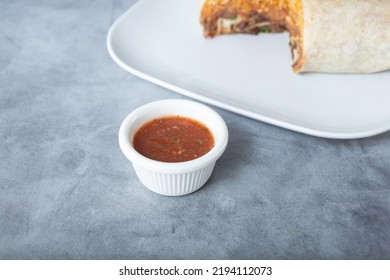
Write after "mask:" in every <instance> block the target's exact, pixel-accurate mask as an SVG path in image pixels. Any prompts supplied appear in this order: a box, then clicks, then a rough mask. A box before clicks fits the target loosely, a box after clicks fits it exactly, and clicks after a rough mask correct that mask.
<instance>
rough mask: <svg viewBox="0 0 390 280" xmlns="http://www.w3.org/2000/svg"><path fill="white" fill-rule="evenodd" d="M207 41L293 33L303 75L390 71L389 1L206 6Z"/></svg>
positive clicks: (231, 0) (216, 2) (224, 0)
mask: <svg viewBox="0 0 390 280" xmlns="http://www.w3.org/2000/svg"><path fill="white" fill-rule="evenodd" d="M200 20H201V23H202V25H203V29H204V35H205V36H206V37H209V38H212V37H215V36H217V35H221V34H232V33H248V34H259V33H278V32H289V34H290V48H291V54H292V61H293V63H292V68H293V70H294V71H295V72H296V73H299V72H332V73H374V72H380V71H385V70H389V69H390V1H389V0H370V1H366V0H205V2H204V4H203V7H202V11H201V17H200Z"/></svg>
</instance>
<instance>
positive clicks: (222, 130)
mask: <svg viewBox="0 0 390 280" xmlns="http://www.w3.org/2000/svg"><path fill="white" fill-rule="evenodd" d="M172 103H182V104H184V103H186V104H188V105H190V106H196V107H198V108H199V109H201V110H206V111H208V112H209V113H211V114H212V115H213V117H215V118H216V120H217V124H218V125H217V126H218V133H219V137H218V139H216V140H215V145H214V147H213V148H212V149H211V150H210V151H209V152H208V153H207V154H205V155H203V156H201V157H199V158H197V159H194V160H190V161H184V162H174V163H170V162H161V161H156V160H152V159H149V158H147V157H145V156H143V155H141V154H140V153H138V152H137V151H136V150H135V149H134V147H133V145H132V144H131V140H130V138H129V137H130V131H131V128H132V126H131V124H132V122H133V121H134V119H135V118H137V117H139V116H140V115H142V114H145V112H147V110H148V109H150V108H151V107H153V106H161V107H163V106H168V105H172ZM168 107H169V106H168ZM175 114H176V113H175V112H174V110H173V111H172V115H175ZM194 119H196V118H194ZM205 124H206V126H207V123H205ZM211 130H212V129H211ZM212 132H215V131H212ZM228 138H229V135H228V128H227V125H226V122H225V121H224V119H223V118H222V117H221V116H220V114H218V113H217V112H216V111H215V110H213V109H212V108H210V107H208V106H206V105H204V104H202V103H199V102H196V101H192V100H187V99H161V100H157V101H152V102H149V103H146V104H144V105H141V106H140V107H138V108H136V109H135V110H133V111H132V112H130V113H129V114H128V115H127V117H126V118H125V119H124V121H123V122H122V124H121V126H120V129H119V134H118V140H119V145H120V148H121V150H122V152H123V153H124V155H125V156H126V157H127V159H129V160H130V161H131V162H132V164H133V165H136V166H138V167H142V168H144V169H147V170H150V171H153V172H158V173H166V174H181V173H187V172H192V171H195V170H199V169H202V168H205V167H206V166H209V165H211V164H212V163H214V162H215V161H216V160H218V158H219V157H220V156H221V155H222V154H223V152H224V151H225V149H226V147H227V144H228Z"/></svg>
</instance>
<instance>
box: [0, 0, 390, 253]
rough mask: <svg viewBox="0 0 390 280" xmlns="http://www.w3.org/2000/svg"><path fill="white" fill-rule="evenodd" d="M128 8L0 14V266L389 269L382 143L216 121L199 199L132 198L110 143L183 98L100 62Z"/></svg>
mask: <svg viewBox="0 0 390 280" xmlns="http://www.w3.org/2000/svg"><path fill="white" fill-rule="evenodd" d="M135 2H136V1H131V0H126V1H125V0H124V1H119V0H117V1H115V0H113V1H111V0H97V1H78V0H77V1H76V0H69V1H62V0H56V1H50V0H39V1H26V0H15V1H6V0H1V1H0V143H1V144H0V259H389V258H390V133H385V134H382V135H379V136H376V137H371V138H367V139H361V140H348V141H341V140H327V139H320V138H315V137H311V136H307V135H303V134H299V133H295V132H291V131H288V130H285V129H281V128H277V127H274V126H270V125H267V124H264V123H261V122H258V121H254V120H251V119H248V118H245V117H242V116H239V115H236V114H233V113H230V112H227V111H224V110H221V109H218V108H216V110H217V111H218V112H219V113H220V114H221V115H222V116H223V117H224V119H225V120H226V122H227V125H228V127H229V131H230V143H229V146H228V148H227V150H226V152H225V154H224V155H223V156H222V158H221V159H220V160H219V161H218V162H217V165H216V168H215V172H214V173H213V175H212V177H211V179H210V180H209V182H208V183H207V184H206V185H205V187H203V188H202V189H201V190H199V191H198V192H196V193H194V194H191V195H188V196H184V197H179V198H170V197H163V196H160V195H157V194H154V193H152V192H150V191H149V190H147V189H146V188H144V187H143V186H142V185H141V184H140V182H139V181H138V180H137V178H136V175H135V173H134V171H133V169H132V167H131V164H130V162H129V161H128V160H127V159H126V158H125V157H124V156H123V155H122V153H121V151H120V149H119V146H118V143H117V133H118V129H119V126H120V124H121V122H122V120H123V119H124V118H125V116H126V115H127V114H128V113H129V112H130V111H131V110H133V109H135V108H136V107H138V106H140V105H142V104H144V103H147V102H149V101H154V100H158V99H163V98H185V97H183V96H181V95H179V94H177V93H174V92H171V91H169V90H166V89H163V88H160V87H158V86H156V85H153V84H151V83H149V82H146V81H144V80H141V79H139V78H137V77H135V76H132V75H131V74H129V73H127V72H125V71H124V70H122V69H121V68H119V67H118V66H117V65H116V64H115V63H114V62H113V61H112V60H111V58H110V57H109V55H108V53H107V50H106V45H105V40H106V34H107V31H108V28H109V27H110V25H111V24H112V22H113V21H114V20H115V19H116V18H117V17H118V16H119V15H120V14H122V13H123V12H124V11H125V10H126V9H127V8H129V7H130V6H131V5H132V4H134V3H135Z"/></svg>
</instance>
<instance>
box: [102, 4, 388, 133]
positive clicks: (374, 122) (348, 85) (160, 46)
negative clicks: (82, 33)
mask: <svg viewBox="0 0 390 280" xmlns="http://www.w3.org/2000/svg"><path fill="white" fill-rule="evenodd" d="M201 2H202V1H201V0H186V1H183V0H164V1H161V0H142V1H139V2H138V3H136V4H135V5H134V6H132V7H131V8H130V9H129V10H128V11H127V12H126V13H125V14H124V15H122V16H121V17H120V18H119V19H118V20H117V21H116V22H115V23H114V24H113V26H112V27H111V29H110V31H109V33H108V37H107V46H108V50H109V53H110V55H111V57H112V58H113V59H114V61H115V62H116V63H118V64H119V65H120V66H121V67H123V68H124V69H125V70H127V71H129V72H131V73H132V74H134V75H137V76H139V77H141V78H144V79H146V80H149V81H151V82H153V83H156V84H158V85H161V86H163V87H166V88H168V89H171V90H173V91H176V92H178V93H181V94H183V95H186V96H189V97H191V98H194V99H198V100H200V101H203V102H206V103H209V104H212V105H215V106H219V107H221V108H224V109H227V110H230V111H233V112H236V113H239V114H242V115H245V116H248V117H251V118H254V119H256V120H260V121H263V122H267V123H270V124H274V125H277V126H280V127H284V128H287V129H291V130H295V131H299V132H302V133H307V134H310V135H315V136H320V137H327V138H340V139H348V138H360V137H367V136H372V135H376V134H379V133H382V132H385V131H388V130H390V89H389V88H390V72H384V73H377V74H363V75H350V74H338V75H333V74H318V73H313V74H300V75H297V74H294V73H293V72H292V70H291V67H290V64H291V57H290V49H289V46H288V37H287V34H263V35H259V36H251V35H226V36H220V37H217V38H215V39H211V40H208V39H205V38H204V37H203V35H202V28H201V26H200V24H199V10H200V6H201Z"/></svg>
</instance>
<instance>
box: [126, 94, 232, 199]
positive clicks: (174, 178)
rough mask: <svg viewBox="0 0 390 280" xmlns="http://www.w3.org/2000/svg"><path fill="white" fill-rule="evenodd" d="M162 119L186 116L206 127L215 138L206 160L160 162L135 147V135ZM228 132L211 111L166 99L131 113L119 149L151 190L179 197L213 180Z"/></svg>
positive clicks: (183, 100)
mask: <svg viewBox="0 0 390 280" xmlns="http://www.w3.org/2000/svg"><path fill="white" fill-rule="evenodd" d="M163 116H183V117H188V118H191V119H194V120H197V121H199V122H201V123H203V124H204V125H206V126H207V127H208V128H209V129H210V131H211V132H212V134H213V136H214V141H215V145H214V147H213V148H212V149H211V150H210V151H209V152H208V153H207V154H205V155H204V156H202V157H199V158H197V159H194V160H190V161H185V162H175V163H168V162H161V161H156V160H152V159H149V158H147V157H145V156H143V155H141V154H140V153H138V152H137V151H136V150H135V149H134V147H133V143H132V142H133V138H134V135H135V133H136V131H137V130H138V129H139V128H140V127H141V126H142V125H143V124H144V123H146V122H148V121H151V120H153V119H155V118H158V117H163ZM227 143H228V129H227V126H226V123H225V121H224V120H223V119H222V117H221V116H220V115H219V114H218V113H217V112H215V111H214V110H212V109H211V108H209V107H207V106H205V105H203V104H200V103H198V102H194V101H189V100H185V99H164V100H160V101H155V102H151V103H148V104H145V105H143V106H141V107H139V108H137V109H135V110H134V111H133V112H131V113H130V114H129V115H128V116H127V117H126V119H125V120H124V121H123V123H122V125H121V127H120V129H119V145H120V148H121V150H122V152H123V153H124V154H125V156H126V157H127V158H128V159H129V160H130V161H131V162H132V164H133V167H134V170H135V172H136V174H137V176H138V178H139V179H140V181H141V182H142V184H143V185H144V186H145V187H147V188H148V189H149V190H151V191H153V192H156V193H158V194H162V195H168V196H179V195H185V194H189V193H192V192H194V191H196V190H198V189H199V188H201V187H202V186H203V185H204V184H205V183H206V181H207V180H208V179H209V178H210V176H211V173H212V171H213V169H214V165H215V162H216V161H217V159H218V158H219V157H220V156H221V155H222V153H223V152H224V151H225V149H226V146H227Z"/></svg>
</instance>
